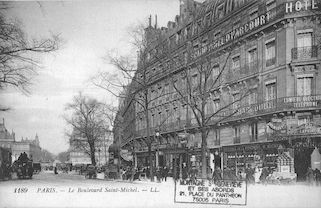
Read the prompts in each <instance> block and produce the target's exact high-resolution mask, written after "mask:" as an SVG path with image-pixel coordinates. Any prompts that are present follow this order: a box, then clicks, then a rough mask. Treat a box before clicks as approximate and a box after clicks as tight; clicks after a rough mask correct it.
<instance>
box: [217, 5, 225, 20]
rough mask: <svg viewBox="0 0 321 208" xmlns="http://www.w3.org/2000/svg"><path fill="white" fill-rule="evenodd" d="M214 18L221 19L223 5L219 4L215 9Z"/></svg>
mask: <svg viewBox="0 0 321 208" xmlns="http://www.w3.org/2000/svg"><path fill="white" fill-rule="evenodd" d="M216 17H217V19H221V18H223V17H224V4H221V5H219V6H218V7H217V9H216Z"/></svg>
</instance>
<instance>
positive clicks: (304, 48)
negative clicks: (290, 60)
mask: <svg viewBox="0 0 321 208" xmlns="http://www.w3.org/2000/svg"><path fill="white" fill-rule="evenodd" d="M296 50H297V54H296V55H297V58H299V59H304V58H311V57H314V56H315V52H314V50H313V48H312V32H301V33H298V35H297V49H296Z"/></svg>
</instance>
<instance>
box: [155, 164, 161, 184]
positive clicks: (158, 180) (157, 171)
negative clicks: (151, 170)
mask: <svg viewBox="0 0 321 208" xmlns="http://www.w3.org/2000/svg"><path fill="white" fill-rule="evenodd" d="M161 177H162V175H161V169H160V167H157V168H156V179H157V182H158V183H160V182H161Z"/></svg>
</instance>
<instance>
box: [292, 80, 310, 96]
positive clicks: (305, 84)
mask: <svg viewBox="0 0 321 208" xmlns="http://www.w3.org/2000/svg"><path fill="white" fill-rule="evenodd" d="M312 78H313V77H298V78H297V84H296V87H297V88H296V90H297V96H307V95H311V94H312Z"/></svg>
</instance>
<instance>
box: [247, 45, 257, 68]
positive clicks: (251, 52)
mask: <svg viewBox="0 0 321 208" xmlns="http://www.w3.org/2000/svg"><path fill="white" fill-rule="evenodd" d="M248 60H249V64H251V63H254V62H256V61H257V49H256V48H253V49H251V50H249V52H248Z"/></svg>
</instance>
